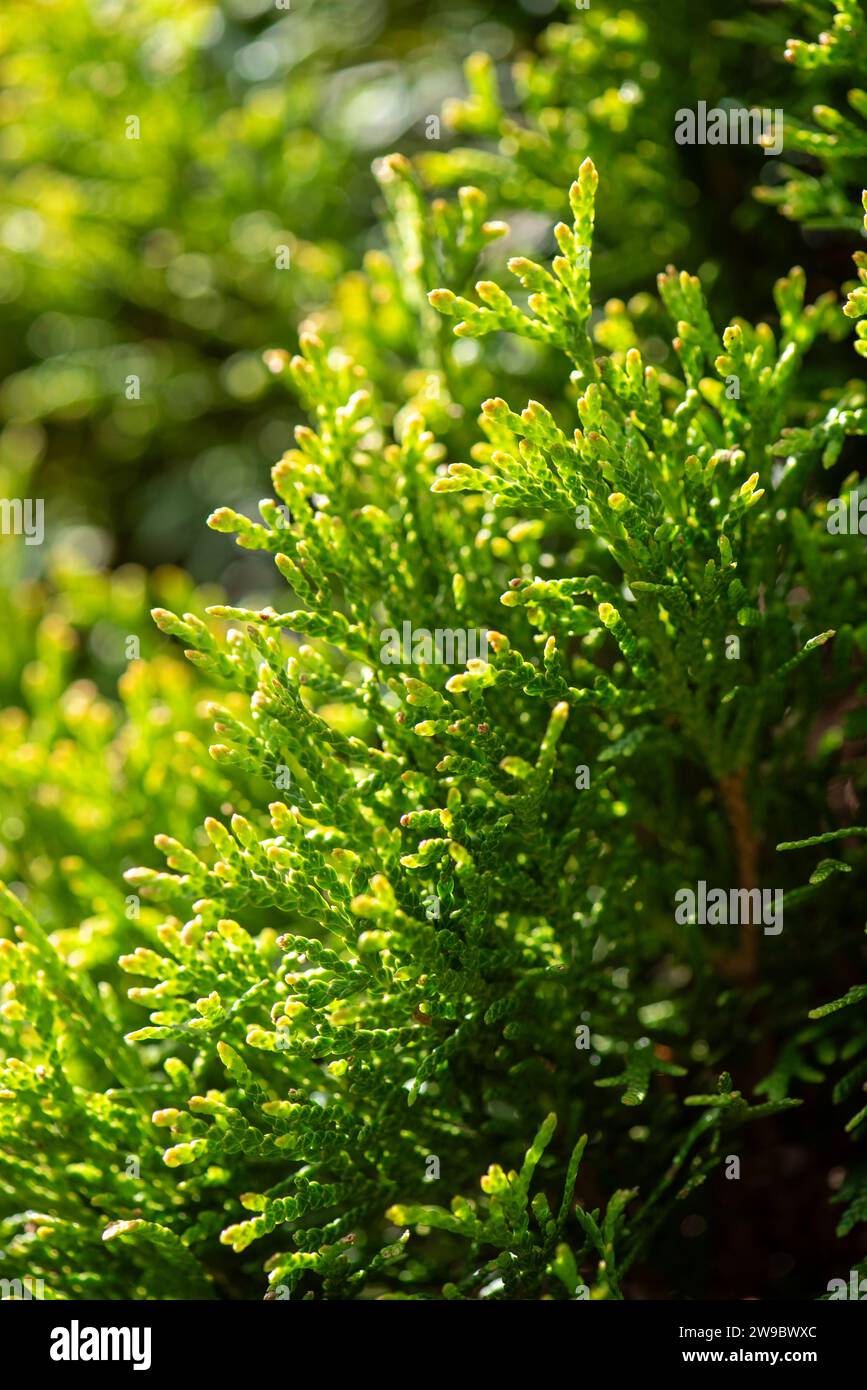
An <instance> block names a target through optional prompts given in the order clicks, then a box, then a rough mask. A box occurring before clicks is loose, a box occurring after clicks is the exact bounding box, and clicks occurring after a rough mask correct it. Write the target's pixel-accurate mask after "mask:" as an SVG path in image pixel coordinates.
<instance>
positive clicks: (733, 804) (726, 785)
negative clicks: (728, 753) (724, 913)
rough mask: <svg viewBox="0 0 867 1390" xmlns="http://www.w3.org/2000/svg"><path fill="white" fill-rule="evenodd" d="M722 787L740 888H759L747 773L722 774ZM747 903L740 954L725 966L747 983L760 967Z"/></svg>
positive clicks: (720, 785)
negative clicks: (747, 789) (747, 788)
mask: <svg viewBox="0 0 867 1390" xmlns="http://www.w3.org/2000/svg"><path fill="white" fill-rule="evenodd" d="M719 787H720V792H721V793H722V799H723V805H724V806H725V809H726V815H727V816H728V822H729V826H730V828H731V832H732V839H733V840H734V847H735V859H736V861H737V868H738V878H739V880H740V887H741V888H746V889H748V890H751V889H753V888H757V887H758V847H757V842H756V837H755V834H754V833H753V822H752V817H751V815H750V808H749V804H748V802H747V796H746V773H745V771H744V770H743V768H741V769H739V770H738V771H737V772H730V773H727V774H726V775H725V776H724V777H721V778H720V780H719ZM747 903H748V907H747V910H746V913H745V917H746V920H745V921H744V920H742V921H741V924H740V941H739V946H738V950H737V953H736V954H735V955H734V956H730V957H729V958H728V960H727V961H726V962H725V963H724V966H723V968H724V970H725V973H726V974H729V975H731V976H733V977H735V978H737V979H740V980H743V981H745V982H749V981H752V980H754V979H755V976H756V970H757V966H758V954H757V951H756V932H755V927H756V923H755V922H754V921H753V912H752V899H751V898H748V899H747Z"/></svg>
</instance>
